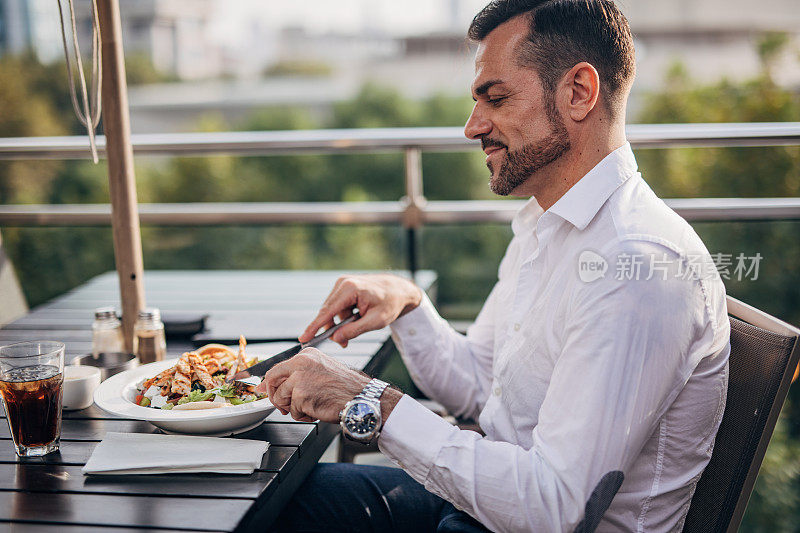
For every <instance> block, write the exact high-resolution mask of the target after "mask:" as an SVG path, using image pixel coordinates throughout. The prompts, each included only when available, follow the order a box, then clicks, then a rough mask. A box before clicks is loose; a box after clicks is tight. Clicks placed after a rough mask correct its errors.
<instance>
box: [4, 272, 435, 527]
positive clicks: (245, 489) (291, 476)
mask: <svg viewBox="0 0 800 533" xmlns="http://www.w3.org/2000/svg"><path fill="white" fill-rule="evenodd" d="M340 274H342V273H340V272H330V271H326V272H319V271H313V272H309V271H293V272H285V271H258V272H251V271H208V272H198V271H163V272H147V273H146V275H145V286H146V294H147V304H148V305H149V306H153V307H159V308H160V309H161V311H162V313H163V314H164V315H169V314H173V313H188V314H198V313H206V314H208V315H209V319H208V321H207V326H208V331H207V334H208V335H209V336H210V337H219V338H231V339H234V338H237V337H238V335H239V334H240V333H242V334H245V336H250V337H254V338H259V339H264V340H266V339H274V342H265V343H257V344H252V345H248V353H249V354H252V355H256V354H264V355H269V354H272V353H277V352H279V351H281V350H282V349H285V348H286V347H289V346H290V345H291V342H289V341H290V340H292V339H293V338H294V337H296V335H297V334H298V333H299V332H300V331H301V330H302V329H303V328H304V327H305V325H306V324H307V323H308V321H310V319H311V318H313V316H314V315H315V314H316V311H317V309H318V307H319V305H320V303H321V302H322V300H323V299H324V297H325V296H326V295H327V294H328V292H329V291H330V289H331V288H332V287H333V283H334V281H335V280H336V278H337V277H338V276H339V275H340ZM116 280H117V278H116V273H114V272H111V273H107V274H103V275H101V276H98V277H96V278H94V279H92V280H90V281H88V282H87V283H85V284H84V285H82V286H80V287H78V288H76V289H74V290H72V291H70V292H68V293H67V294H65V295H63V296H61V297H59V298H56V299H54V300H52V301H51V302H48V303H47V304H44V305H42V306H39V307H37V308H36V309H34V310H32V312H31V313H30V314H28V315H27V316H25V317H23V318H21V319H19V320H17V321H15V322H13V323H11V324H9V325H7V326H5V327H4V328H3V329H1V330H0V344H8V343H11V342H17V341H24V340H36V339H52V340H61V341H63V342H65V343H66V351H67V356H66V359H67V361H68V362H69V361H70V360H71V359H72V358H74V357H76V356H78V355H83V354H85V353H88V352H89V351H90V349H91V324H92V320H93V311H94V309H95V308H96V307H100V306H105V305H116V306H117V307H118V308H119V292H118V289H117V281H116ZM416 281H417V283H419V284H420V286H422V287H423V288H425V289H430V288H432V287H433V285H434V282H435V276H434V275H433V274H432V273H430V272H421V273H418V275H417V278H416ZM191 347H192V342H191V341H190V340H189V339H182V340H171V341H168V346H167V348H168V352H169V354H170V356H173V357H177V356H178V355H180V353H182V352H183V351H186V350H188V349H190V348H191ZM321 348H322V349H323V350H324V351H326V352H327V353H329V354H331V355H333V356H335V357H337V358H339V359H341V360H342V361H344V362H346V363H347V364H349V365H351V366H353V367H356V368H360V369H364V370H365V371H366V372H367V373H374V372H376V371H378V370H379V369H380V367H381V366H382V364H383V363H384V362H385V360H386V359H387V357H388V355H389V354H390V353H391V352H392V351H393V346H392V344H391V340H390V339H389V335H388V330H382V331H377V332H372V333H370V334H368V335H364V336H362V337H361V338H359V339H357V340H356V341H354V342H351V343H350V345H349V346H348V348H347V349H346V350H343V349H342V348H340V347H339V346H338V345H336V344H333V343H330V342H328V343H326V344H324V345H323V346H322V347H321ZM0 415H2V417H3V418H4V417H5V413H0ZM108 431H119V432H134V433H155V432H158V430H157V429H156V428H155V427H153V426H152V425H150V424H148V423H147V422H142V421H137V420H128V419H122V418H118V417H114V416H111V415H109V414H107V413H105V412H103V411H101V410H100V409H98V408H97V407H94V406H93V407H90V408H89V409H84V410H82V411H73V412H65V413H64V421H63V426H62V433H61V435H62V443H61V450H60V452H59V453H53V454H50V455H47V456H45V457H41V458H29V459H19V458H17V457H16V455H15V454H14V450H13V445H12V442H11V435H10V433H9V430H8V426H7V424H6V423H5V422H3V423H2V424H0V523H13V524H14V531H36V530H42V529H52V526H54V525H58V527H59V531H62V530H63V531H76V532H77V531H95V530H100V529H107V528H109V527H113V528H114V531H126V530H131V531H134V530H141V529H147V530H150V531H175V530H185V531H237V532H238V531H266V530H267V528H268V527H269V525H270V524H271V523H272V522H273V520H274V519H275V517H276V516H277V515H278V513H279V512H280V510H281V509H282V508H283V506H284V505H285V504H286V502H287V501H288V499H289V498H290V497H291V495H292V494H293V493H294V491H295V490H296V489H297V487H299V485H300V484H301V483H302V482H303V480H304V479H305V477H306V476H307V475H308V473H309V472H310V471H311V469H312V468H313V467H314V465H315V464H316V463H317V461H318V460H319V458H320V456H321V455H322V453H323V452H324V451H325V449H326V448H327V447H328V446H329V445H330V443H331V441H332V440H333V438H334V437H335V436H336V435H337V434H338V426H335V425H332V424H324V423H315V424H306V423H300V422H295V421H293V420H292V419H291V418H289V417H285V416H282V415H280V414H279V413H277V412H276V413H273V414H272V415H271V416H270V417H269V418H268V419H267V421H266V422H265V423H263V424H261V425H260V426H258V427H257V428H255V429H253V430H251V431H248V432H246V433H242V434H240V435H237V436H236V438H247V439H259V440H266V441H269V442H270V448H269V451H268V452H267V453H266V454H265V455H264V459H263V461H262V463H261V467H260V468H259V469H258V470H256V472H255V473H253V474H252V475H250V476H242V475H219V474H185V475H152V476H84V475H82V473H81V467H82V466H83V464H85V463H86V461H87V460H88V458H89V456H90V455H91V453H92V450H93V449H94V447H95V445H96V444H97V443H98V442H99V441H100V440H102V438H103V436H104V435H105V433H106V432H108ZM0 529H3V528H2V526H0Z"/></svg>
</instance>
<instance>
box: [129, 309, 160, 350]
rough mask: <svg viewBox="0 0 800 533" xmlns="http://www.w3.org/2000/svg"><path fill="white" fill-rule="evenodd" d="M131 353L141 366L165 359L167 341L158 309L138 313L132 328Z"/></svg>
mask: <svg viewBox="0 0 800 533" xmlns="http://www.w3.org/2000/svg"><path fill="white" fill-rule="evenodd" d="M133 353H134V354H136V357H137V358H138V359H139V362H140V363H141V364H146V363H152V362H154V361H163V360H164V359H166V357H167V341H166V337H165V335H164V323H163V322H162V321H161V312H160V311H159V310H158V309H156V308H152V307H151V308H148V309H143V310H141V311H139V317H138V319H137V320H136V324H135V325H134V327H133Z"/></svg>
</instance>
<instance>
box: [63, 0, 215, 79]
mask: <svg viewBox="0 0 800 533" xmlns="http://www.w3.org/2000/svg"><path fill="white" fill-rule="evenodd" d="M217 3H218V2H217V0H120V2H119V7H120V16H121V20H122V36H123V46H124V48H125V53H126V55H139V56H143V57H145V58H147V59H149V60H150V61H151V62H152V64H153V66H154V67H155V68H156V69H157V70H159V71H161V72H163V73H165V74H169V75H173V76H175V77H177V78H180V79H184V80H194V79H203V78H213V77H218V76H221V75H223V74H225V70H224V65H223V61H222V59H223V55H222V51H221V50H220V49H219V47H217V46H216V45H215V43H214V42H213V40H211V39H209V38H208V35H209V32H210V31H211V26H212V23H213V16H214V13H215V9H216V6H217ZM75 5H76V11H77V19H78V35H79V39H80V41H81V43H89V42H91V31H92V25H91V18H90V16H89V6H90V0H77V1H76V4H75Z"/></svg>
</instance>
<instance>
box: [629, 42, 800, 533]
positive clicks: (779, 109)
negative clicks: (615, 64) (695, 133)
mask: <svg viewBox="0 0 800 533" xmlns="http://www.w3.org/2000/svg"><path fill="white" fill-rule="evenodd" d="M786 42H787V40H786V39H785V36H782V35H781V34H768V35H766V36H765V37H764V38H763V39H762V40H761V41H760V43H759V45H758V51H759V55H760V57H761V59H762V71H761V74H760V75H759V76H757V77H756V78H755V79H752V80H749V81H746V82H743V83H733V82H731V81H729V80H722V81H720V82H718V83H716V84H713V85H709V86H700V85H698V84H696V83H694V82H693V81H692V80H691V79H690V78H689V77H688V76H687V75H686V72H685V70H684V69H683V68H682V67H681V66H680V65H675V66H674V67H673V68H672V69H670V71H669V73H668V75H667V79H666V83H665V85H664V90H663V91H661V92H659V93H656V94H652V95H650V96H649V98H648V99H647V103H646V105H645V106H644V109H643V112H642V114H641V116H640V117H639V121H640V122H643V123H689V122H781V121H800V97H798V95H797V94H796V93H793V92H791V91H788V90H786V89H784V88H782V87H780V86H778V85H777V84H776V83H775V82H774V81H773V79H772V77H771V67H772V64H773V63H774V60H775V58H776V57H778V56H779V55H780V53H781V50H782V48H783V47H784V46H785V44H786ZM637 159H638V161H639V165H640V167H641V170H642V173H643V175H644V177H645V178H646V179H647V180H648V182H649V183H650V184H651V185H652V186H653V189H654V190H655V191H656V192H657V193H658V194H659V196H662V197H728V198H735V197H743V198H753V197H797V196H800V147H797V146H783V147H759V148H696V149H673V150H640V151H638V152H637ZM694 228H695V230H697V232H698V233H699V234H700V236H701V237H702V238H703V241H704V242H705V243H706V246H707V247H708V248H709V250H710V251H711V252H712V254H713V253H722V254H731V256H732V257H731V258H732V259H733V260H734V261H735V258H736V256H737V255H738V254H744V256H745V257H753V256H755V254H757V253H758V254H761V256H762V257H763V259H762V260H761V262H760V271H759V275H758V279H755V280H754V279H747V278H746V277H745V279H742V280H738V279H730V280H728V281H726V286H727V290H728V294H731V295H732V296H735V297H737V298H739V299H741V300H744V301H746V302H748V303H750V304H752V305H755V306H756V307H759V308H761V309H764V310H766V311H767V312H769V313H772V314H774V315H776V316H778V317H781V318H782V319H784V320H787V321H789V322H792V323H795V324H800V246H799V245H798V244H799V243H798V240H797V236H798V235H799V234H800V223H798V222H794V221H780V222H746V223H745V222H736V223H732V222H729V223H698V224H694ZM734 264H735V263H734ZM732 271H733V268H731V274H733V272H732ZM784 415H785V416H784V418H783V419H782V420H781V424H780V425H779V427H778V429H777V430H776V435H775V437H774V438H773V440H772V443H771V444H770V447H769V449H768V452H767V457H766V459H765V462H764V464H763V466H762V468H761V472H760V475H759V480H758V483H757V484H756V489H755V493H754V495H753V498H752V500H751V502H750V505H749V506H748V511H747V514H746V515H745V521H744V523H743V526H742V529H743V530H744V531H794V530H796V524H797V523H798V522H800V440H798V439H800V389H798V387H796V386H795V387H793V388H792V389H791V390H790V398H789V401H788V403H787V405H786V407H785V408H784Z"/></svg>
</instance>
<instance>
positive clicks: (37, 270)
mask: <svg viewBox="0 0 800 533" xmlns="http://www.w3.org/2000/svg"><path fill="white" fill-rule="evenodd" d="M784 44H785V38H784V37H782V36H781V35H780V34H770V35H767V36H766V37H765V38H764V40H762V42H761V43H760V44H759V54H760V57H761V58H762V61H763V69H762V72H761V74H760V75H759V76H758V77H756V78H755V79H752V80H749V81H746V82H737V83H734V82H732V81H729V80H722V81H720V82H718V83H715V84H712V85H708V86H700V85H698V84H697V83H695V82H694V81H693V80H691V79H690V78H689V77H688V76H687V74H686V72H685V69H683V68H682V67H681V66H680V65H676V66H674V67H673V68H672V69H671V70H670V72H669V73H668V75H667V79H666V83H665V84H664V86H663V89H662V90H660V91H659V92H658V93H654V94H651V95H649V96H648V97H647V99H646V100H647V101H646V103H645V105H644V109H643V111H642V113H641V115H640V116H638V117H636V118H637V120H638V121H639V122H644V123H681V122H752V121H800V100H799V99H798V96H797V94H795V93H792V92H791V91H788V90H786V89H784V88H782V87H780V86H778V85H776V84H775V83H774V82H773V80H772V77H771V65H773V64H774V62H775V58H777V57H778V56H779V55H780V53H781V50H783V46H784ZM150 68H151V66H149V67H148V66H147V65H144V66H142V65H137V63H136V61H133V62H129V63H128V75H129V79H130V81H131V83H134V81H136V80H139V81H147V80H153V79H155V78H153V77H152V76H158V74H157V73H155V72H152V71H150V70H148V69H150ZM65 79H66V78H65V73H64V68H63V64H61V65H56V66H51V67H43V66H41V65H38V64H36V63H35V61H34V60H33V59H32V58H30V57H27V58H10V57H5V58H3V59H2V60H0V135H2V136H33V135H61V134H70V133H80V131H81V130H80V128H79V126H78V125H77V121H76V120H75V119H74V114H73V112H72V109H71V104H70V102H69V96H68V93H67V91H66V87H65ZM470 105H471V102H470V100H469V98H468V97H465V98H453V97H447V96H443V95H436V96H433V97H431V98H428V99H426V100H423V101H411V100H409V99H407V98H404V97H403V96H402V95H400V94H399V93H397V92H396V91H394V90H391V89H388V88H385V87H380V86H377V85H372V84H370V85H366V86H364V87H363V88H362V90H361V91H360V93H359V94H358V95H357V96H356V97H355V98H353V99H352V100H349V101H346V102H341V103H339V104H336V105H335V106H334V107H333V109H332V110H331V113H330V115H329V116H327V117H325V118H320V117H319V116H315V115H312V114H311V113H310V112H309V111H308V110H306V109H302V108H287V107H281V108H270V109H264V110H262V111H259V112H257V113H253V114H252V115H251V116H250V117H248V118H247V119H246V120H245V121H244V123H242V124H233V125H228V124H225V123H224V122H222V121H221V120H220V119H219V118H217V117H208V118H207V119H206V120H205V121H204V122H203V123H202V124H199V125H198V127H199V128H200V129H203V130H220V129H225V128H228V127H231V128H233V129H245V130H284V129H312V128H357V127H370V128H377V127H407V126H461V125H463V122H464V120H465V119H466V117H467V115H468V113H469V109H470ZM637 158H638V160H639V163H640V167H641V170H642V173H643V175H644V177H645V178H646V179H647V180H648V182H649V183H650V184H651V185H652V187H653V188H654V190H655V191H656V192H657V193H658V194H659V195H661V196H663V197H773V196H778V197H782V196H786V197H789V196H794V197H796V196H800V148H798V147H766V148H700V149H674V150H638V151H637ZM403 169H404V164H403V157H402V155H401V154H377V155H375V154H371V155H300V156H278V157H249V158H233V157H206V158H173V159H168V160H162V159H154V160H148V159H141V158H140V159H139V160H137V168H136V172H137V182H138V193H139V199H140V201H143V202H239V201H241V202H251V201H253V202H256V201H264V202H267V201H270V202H273V201H279V202H323V201H396V200H397V199H398V198H400V197H401V196H402V195H403V194H404V187H403ZM105 171H106V169H105V167H104V165H100V166H93V165H91V164H88V163H86V162H75V161H71V162H51V161H36V162H2V163H0V202H2V203H38V202H41V203H102V202H107V201H108V190H107V184H106V179H105ZM423 175H424V179H425V194H426V196H427V197H428V198H429V199H431V200H451V199H482V198H491V197H492V195H491V193H490V192H489V191H488V187H487V186H486V181H487V172H486V170H485V167H484V166H483V162H482V157H481V156H480V153H477V152H476V153H470V154H439V153H430V154H429V153H426V154H425V155H424V157H423ZM694 226H695V229H696V230H697V231H698V233H699V234H700V235H701V236H702V237H703V239H704V241H705V242H706V243H707V245H708V248H709V249H710V251H711V252H712V253H714V252H719V253H730V254H737V253H744V254H746V255H748V256H751V255H754V254H755V253H761V254H762V256H763V261H762V263H761V271H760V276H759V279H757V280H743V281H736V280H731V281H729V282H728V283H727V285H728V290H729V292H730V293H731V294H732V295H734V296H737V297H739V298H741V299H743V300H746V301H748V302H749V303H752V304H754V305H756V306H758V307H761V308H764V309H765V310H767V311H769V312H771V313H773V314H775V315H777V316H780V317H782V318H784V319H787V320H789V321H792V322H794V323H800V246H798V240H797V235H798V234H800V223H798V222H790V221H782V222H747V223H744V222H741V223H702V224H695V225H694ZM142 235H143V246H144V253H145V266H146V268H148V269H174V268H181V269H245V268H252V269H267V268H276V269H315V268H317V269H322V268H336V269H343V270H350V269H375V268H393V269H399V268H404V267H405V258H404V255H405V254H404V251H405V247H406V235H405V233H404V232H403V231H402V230H400V229H399V228H397V227H374V226H367V227H355V226H334V227H330V226H314V227H308V226H281V227H257V228H254V227H244V228H243V227H235V226H225V227H182V228H181V227H169V228H164V227H145V228H143V231H142ZM3 236H4V244H5V246H6V247H7V249H8V253H9V255H10V257H11V258H12V261H13V263H14V264H15V266H16V269H17V273H18V274H19V276H20V279H21V281H22V284H23V287H24V290H25V293H26V296H27V297H28V300H29V303H31V304H32V305H36V304H38V303H41V302H43V301H46V300H48V299H50V298H52V297H53V296H56V295H58V294H60V293H62V292H64V291H66V290H68V289H70V288H71V287H73V286H75V285H77V284H79V283H81V282H83V281H85V280H86V279H88V278H90V277H92V276H94V275H96V274H98V273H100V272H103V271H105V270H110V269H113V267H114V263H113V252H112V246H111V234H110V231H109V230H108V228H69V229H60V228H59V229H41V228H25V229H18V228H4V229H3ZM421 239H422V240H421V244H420V246H419V251H420V258H421V266H422V268H430V269H433V270H435V271H437V272H438V274H439V279H440V282H439V301H440V302H441V303H443V304H444V306H443V307H444V310H445V312H446V313H448V315H449V316H450V317H451V318H471V317H474V316H475V314H476V312H477V309H478V307H479V305H480V302H481V301H482V300H483V299H484V298H485V296H486V295H487V294H488V292H489V290H490V288H491V285H492V283H493V280H494V279H495V277H496V269H497V264H498V262H499V259H500V257H501V256H502V254H503V251H504V249H505V246H506V244H507V243H508V240H509V239H510V231H509V228H508V227H506V226H500V225H460V226H440V227H427V228H425V229H424V230H423V231H422V232H421ZM798 390H800V389H798V388H794V389H792V397H791V398H790V402H789V405H788V407H787V409H785V413H784V415H785V416H784V418H782V420H781V423H780V425H779V428H778V430H777V432H776V435H775V438H774V439H773V442H772V445H771V446H770V449H769V453H768V455H767V459H766V460H765V463H764V466H763V468H762V473H761V476H760V477H759V481H758V483H757V486H756V493H755V494H754V496H753V499H752V501H751V505H750V507H749V510H748V514H747V515H746V518H745V523H744V529H745V530H748V531H775V530H792V529H794V524H796V523H798V521H800V502H799V501H798V499H800V487H798V479H799V478H798V472H799V471H800V446H798V442H800V407H796V406H800V397H798V396H800V393H798V392H797V391H798Z"/></svg>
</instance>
